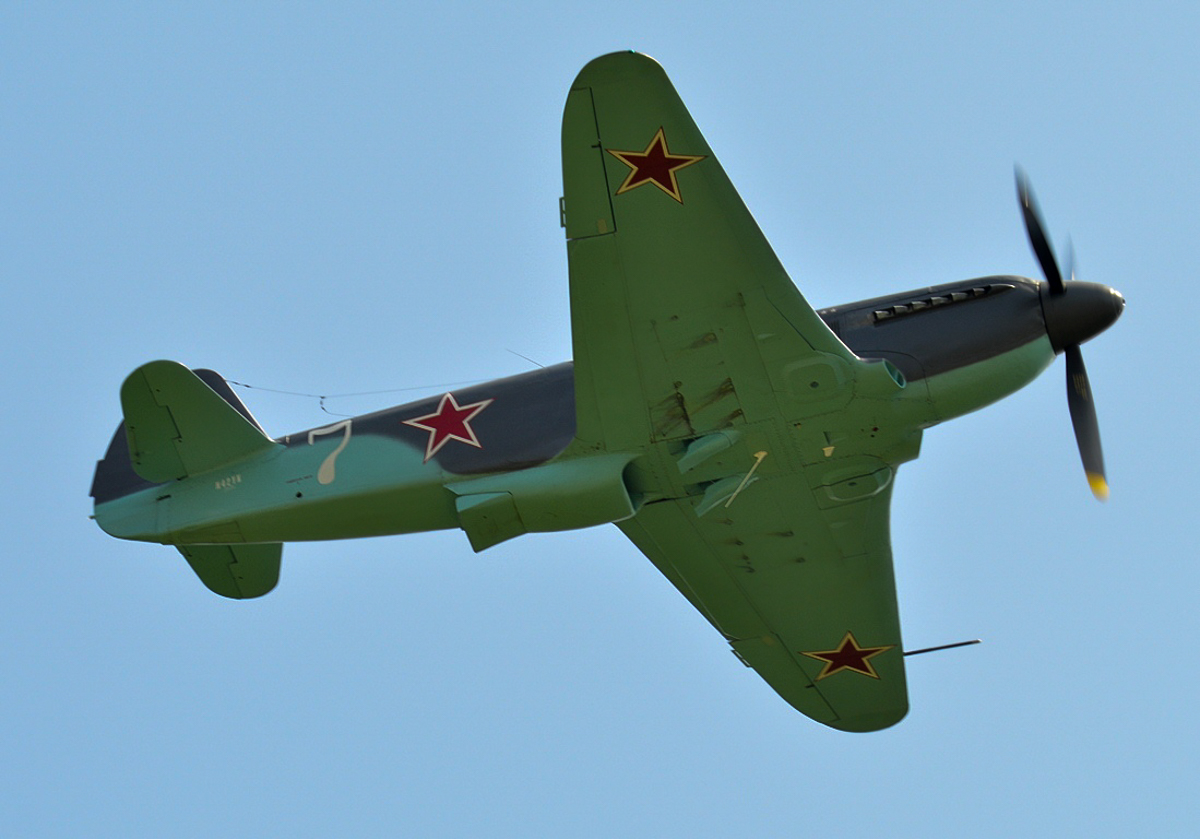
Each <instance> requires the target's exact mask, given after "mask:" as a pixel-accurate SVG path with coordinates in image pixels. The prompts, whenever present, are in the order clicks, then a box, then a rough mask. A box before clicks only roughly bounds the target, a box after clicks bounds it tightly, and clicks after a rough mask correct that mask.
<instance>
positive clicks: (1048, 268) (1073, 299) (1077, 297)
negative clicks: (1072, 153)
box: [1016, 167, 1125, 501]
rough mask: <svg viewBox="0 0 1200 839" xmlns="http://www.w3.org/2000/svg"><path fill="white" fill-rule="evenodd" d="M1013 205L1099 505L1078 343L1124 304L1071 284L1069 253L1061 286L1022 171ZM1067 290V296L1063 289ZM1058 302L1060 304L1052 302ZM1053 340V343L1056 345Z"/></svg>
mask: <svg viewBox="0 0 1200 839" xmlns="http://www.w3.org/2000/svg"><path fill="white" fill-rule="evenodd" d="M1016 176H1017V201H1018V202H1019V203H1020V205H1021V214H1022V215H1023V216H1024V219H1025V232H1026V234H1028V236H1029V244H1030V246H1031V247H1032V248H1033V253H1034V255H1035V256H1036V257H1037V260H1038V263H1039V264H1040V265H1041V266H1042V273H1043V274H1044V275H1045V277H1046V286H1047V288H1048V292H1049V300H1047V299H1046V297H1045V296H1044V297H1043V302H1042V308H1043V314H1044V316H1045V318H1046V328H1047V332H1048V333H1049V334H1050V340H1051V343H1053V344H1054V345H1055V347H1054V348H1055V350H1056V351H1058V350H1061V351H1062V352H1063V353H1065V355H1066V357H1067V407H1068V408H1069V409H1070V411H1071V425H1072V426H1073V427H1074V429H1075V441H1076V443H1078V444H1079V456H1080V458H1081V459H1082V460H1083V470H1084V472H1086V473H1087V479H1088V485H1089V486H1090V487H1091V489H1092V494H1093V495H1095V496H1096V498H1098V499H1099V500H1101V501H1104V500H1106V499H1107V498H1108V481H1107V479H1106V477H1105V474H1104V452H1103V451H1102V449H1101V446H1100V425H1099V423H1098V421H1097V420H1096V405H1095V402H1094V401H1093V400H1092V385H1091V382H1090V381H1088V374H1087V368H1086V367H1085V366H1084V364H1083V353H1082V351H1081V350H1080V349H1079V345H1080V343H1082V342H1083V341H1086V340H1087V339H1088V338H1091V337H1092V336H1093V335H1096V334H1098V333H1099V332H1101V331H1102V330H1104V329H1106V328H1108V326H1109V325H1110V324H1112V322H1113V321H1115V320H1116V319H1117V317H1118V316H1119V315H1120V313H1121V309H1122V308H1123V307H1124V305H1125V300H1124V298H1122V297H1121V296H1120V295H1119V294H1117V292H1115V291H1114V290H1112V289H1109V288H1105V287H1103V286H1097V285H1095V284H1093V283H1078V282H1076V281H1075V251H1074V248H1068V253H1067V268H1068V271H1069V273H1068V276H1069V277H1070V281H1069V282H1067V283H1064V282H1063V275H1062V272H1061V271H1060V270H1059V267H1058V261H1057V260H1056V259H1055V257H1054V249H1053V248H1051V246H1050V240H1049V239H1048V238H1047V236H1046V225H1045V222H1044V221H1043V220H1042V213H1041V210H1040V209H1038V204H1037V199H1035V198H1034V195H1033V187H1032V186H1031V185H1030V183H1029V177H1028V176H1027V175H1026V174H1025V172H1024V171H1022V170H1021V169H1020V167H1018V168H1017V171H1016ZM1071 287H1073V288H1074V289H1075V291H1074V292H1073V296H1071V295H1068V289H1069V288H1071ZM1058 300H1061V302H1058ZM1056 338H1057V339H1058V340H1056Z"/></svg>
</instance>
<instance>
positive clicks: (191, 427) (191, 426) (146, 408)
mask: <svg viewBox="0 0 1200 839" xmlns="http://www.w3.org/2000/svg"><path fill="white" fill-rule="evenodd" d="M121 408H122V410H123V411H124V413H125V431H126V434H127V435H128V439H129V457H130V461H131V462H132V465H133V469H134V471H135V472H137V474H138V475H140V476H141V477H143V478H145V479H146V480H148V481H154V482H156V483H158V482H164V481H170V480H174V479H176V478H183V477H186V476H188V475H195V474H198V473H200V472H207V471H209V470H210V469H217V468H219V467H221V466H224V465H225V464H227V463H232V462H233V461H236V460H242V459H244V458H246V457H250V456H251V455H255V454H261V453H264V452H267V451H270V450H271V449H273V448H276V447H277V446H278V444H277V443H275V442H274V441H273V440H271V438H269V437H267V436H266V435H265V434H263V432H262V430H261V429H259V428H258V426H257V425H256V424H255V423H254V422H253V421H252V420H250V419H247V418H246V417H245V416H243V415H242V413H240V412H239V411H238V410H237V409H236V408H235V407H234V406H233V405H231V404H230V403H229V402H228V401H226V400H225V399H223V398H222V397H221V396H220V395H218V393H217V392H216V391H215V390H213V389H212V388H211V387H210V386H209V385H207V384H205V383H204V381H202V380H201V379H200V377H198V376H197V375H196V374H195V373H193V372H192V371H191V370H189V369H188V368H186V367H184V366H183V365H182V364H179V363H178V362H175V361H151V362H150V363H149V364H143V365H142V366H141V367H139V368H138V369H136V370H134V371H133V372H132V373H130V374H129V378H127V379H126V380H125V383H124V384H123V385H121Z"/></svg>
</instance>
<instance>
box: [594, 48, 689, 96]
mask: <svg viewBox="0 0 1200 839" xmlns="http://www.w3.org/2000/svg"><path fill="white" fill-rule="evenodd" d="M649 73H654V74H658V75H662V76H665V75H666V71H665V70H663V68H662V65H661V64H659V63H658V62H657V61H655V60H654V59H653V58H651V57H650V56H648V55H646V54H645V53H641V52H637V51H636V50H622V51H620V52H610V53H607V54H605V55H601V56H599V57H597V58H593V59H592V60H591V61H589V62H588V63H587V64H585V65H584V66H583V69H582V70H580V71H579V75H578V76H576V77H575V82H574V84H572V85H571V87H573V88H575V87H590V86H591V85H593V84H596V83H598V82H610V81H615V80H620V79H627V78H629V77H632V76H638V75H643V74H649Z"/></svg>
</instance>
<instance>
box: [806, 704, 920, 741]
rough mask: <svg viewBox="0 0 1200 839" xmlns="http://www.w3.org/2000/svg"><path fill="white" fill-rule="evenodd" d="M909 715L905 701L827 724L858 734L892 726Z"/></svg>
mask: <svg viewBox="0 0 1200 839" xmlns="http://www.w3.org/2000/svg"><path fill="white" fill-rule="evenodd" d="M907 715H908V703H907V702H906V703H904V705H903V706H902V707H899V708H895V707H893V708H888V709H886V710H881V711H872V712H870V713H866V714H857V715H855V716H852V717H843V718H841V719H837V720H833V721H825V720H823V721H822V722H824V723H825V725H827V726H829V727H830V728H836V729H837V730H838V731H849V732H852V733H857V734H865V733H867V732H871V731H882V730H883V729H885V728H891V727H892V726H893V725H895V724H896V723H898V722H900V720H902V719H904V718H905V717H906V716H907Z"/></svg>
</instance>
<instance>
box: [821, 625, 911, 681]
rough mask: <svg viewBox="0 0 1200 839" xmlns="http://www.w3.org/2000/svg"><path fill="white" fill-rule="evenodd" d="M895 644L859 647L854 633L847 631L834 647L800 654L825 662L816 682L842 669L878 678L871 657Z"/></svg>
mask: <svg viewBox="0 0 1200 839" xmlns="http://www.w3.org/2000/svg"><path fill="white" fill-rule="evenodd" d="M895 646H896V645H895V644H888V645H887V646H884V647H860V646H859V644H858V641H857V639H855V637H854V633H853V632H847V633H846V635H845V637H843V638H842V642H841V643H840V644H838V646H837V647H836V648H835V649H832V650H822V651H820V652H811V653H806V652H802V654H803V655H806V656H808V657H809V658H815V659H816V660H817V661H823V662H825V667H824V668H823V669H822V670H821V672H820V673H819V674H817V681H818V682H819V681H821V680H822V679H824V678H825V677H826V676H832V675H833V674H834V673H840V672H842V671H843V670H851V671H853V672H855V673H862V674H863V675H864V676H870V677H871V678H872V679H878V678H879V674H878V673H876V672H875V665H873V664H871V659H872V658H874V657H875V656H877V655H879V654H880V653H885V652H887V651H888V650H890V649H892V648H893V647H895Z"/></svg>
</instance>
